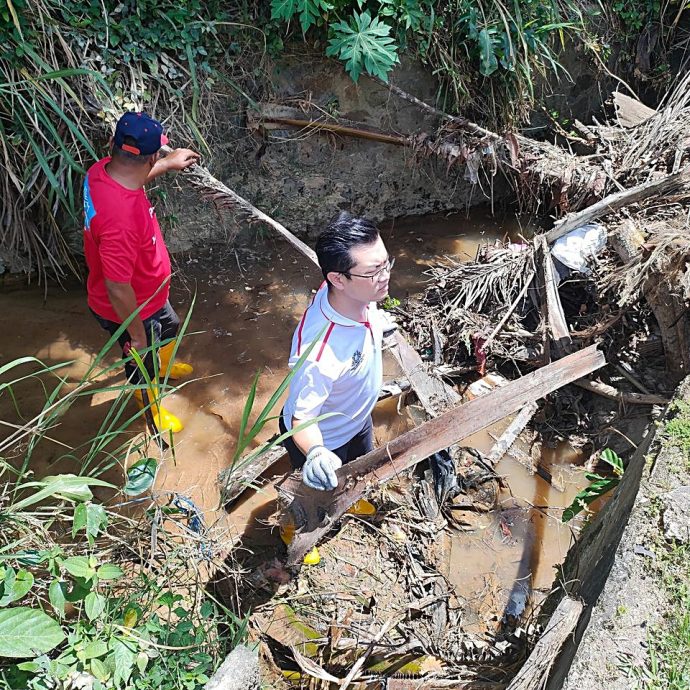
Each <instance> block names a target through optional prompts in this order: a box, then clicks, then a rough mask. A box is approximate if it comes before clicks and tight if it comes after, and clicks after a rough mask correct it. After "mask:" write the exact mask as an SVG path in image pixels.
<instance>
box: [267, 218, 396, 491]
mask: <svg viewBox="0 0 690 690" xmlns="http://www.w3.org/2000/svg"><path fill="white" fill-rule="evenodd" d="M316 254H317V256H318V259H319V265H320V266H321V270H322V271H323V275H324V278H325V282H324V283H323V285H322V286H321V287H320V289H319V290H318V292H317V293H316V295H315V296H314V299H313V300H312V302H311V304H310V305H309V307H308V308H307V310H306V311H305V313H304V316H303V317H302V319H301V320H300V322H299V325H298V326H297V330H296V331H295V334H294V336H293V338H292V350H291V352H290V360H289V366H290V367H294V365H295V363H296V362H297V360H298V359H299V357H300V355H301V354H303V353H304V351H305V350H306V348H307V347H309V345H310V344H311V343H312V342H314V341H315V340H316V341H317V342H316V344H315V346H314V348H313V349H312V351H311V352H310V354H309V357H308V359H307V360H306V361H305V362H304V363H303V364H302V366H301V367H300V369H299V370H298V371H297V373H296V374H295V377H294V378H293V380H292V382H291V384H290V392H289V395H288V399H287V401H286V403H285V406H284V407H283V412H282V414H281V419H280V428H281V431H282V432H283V433H284V432H285V430H286V429H292V428H293V427H295V426H297V425H298V424H300V423H302V422H305V421H307V420H309V419H314V418H316V417H318V416H320V415H324V414H327V413H336V414H334V415H332V416H330V417H328V418H326V419H323V420H322V421H320V422H318V423H316V424H312V425H310V426H308V427H306V428H304V429H302V430H300V431H298V432H296V433H295V434H294V435H293V436H292V437H291V438H289V439H287V440H286V441H285V444H284V445H285V448H286V450H287V451H288V454H289V455H290V460H291V462H292V464H293V466H294V467H295V468H297V469H299V468H302V476H303V481H304V483H305V484H306V485H307V486H310V487H312V488H314V489H321V490H323V491H327V490H333V489H335V488H336V486H337V485H338V481H337V477H336V474H335V471H336V470H337V469H338V468H339V467H341V465H342V464H343V463H344V462H349V461H350V460H354V459H355V458H357V457H359V456H360V455H364V454H365V453H368V452H369V451H370V450H372V449H373V447H374V439H373V428H372V422H371V412H372V410H373V409H374V405H375V404H376V401H377V399H378V395H379V390H380V388H381V382H382V378H383V366H382V357H381V342H382V339H383V329H384V327H385V323H386V321H385V317H384V316H383V315H382V314H381V312H379V311H378V309H377V308H376V302H378V301H379V300H382V299H384V298H385V297H386V295H387V294H388V280H389V278H390V272H391V269H392V267H393V263H394V260H393V259H391V258H390V257H389V256H388V252H387V251H386V247H385V246H384V244H383V240H382V239H381V237H380V235H379V232H378V229H377V228H376V226H375V225H374V224H373V223H371V222H370V221H368V220H366V219H364V218H355V217H353V216H351V215H350V214H349V213H345V212H342V213H341V214H340V215H339V216H338V217H337V219H336V220H334V221H333V222H332V223H331V224H330V225H329V226H328V227H327V228H326V230H324V232H323V233H321V235H320V236H319V238H318V240H317V243H316Z"/></svg>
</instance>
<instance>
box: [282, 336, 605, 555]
mask: <svg viewBox="0 0 690 690" xmlns="http://www.w3.org/2000/svg"><path fill="white" fill-rule="evenodd" d="M605 364H606V360H605V358H604V355H603V354H602V353H601V352H600V351H599V350H597V347H596V345H592V346H590V347H588V348H586V349H584V350H581V351H580V352H576V353H573V354H571V355H568V356H567V357H564V358H563V359H560V360H558V361H557V362H554V363H552V364H549V365H547V366H545V367H542V368H541V369H538V370H536V371H534V372H532V373H530V374H527V375H526V376H523V377H521V378H519V379H516V380H514V381H511V382H510V383H508V384H506V385H505V386H503V387H501V388H497V389H494V390H493V391H491V392H490V393H488V394H487V395H484V396H482V397H481V398H476V399H475V400H471V401H470V402H468V403H465V404H463V405H459V406H457V407H455V408H453V409H451V410H448V411H447V412H445V413H443V414H442V415H440V416H438V417H436V418H435V419H432V420H430V421H428V422H425V423H424V424H422V425H420V426H418V427H416V428H415V429H412V430H411V431H408V432H407V433H405V434H402V435H401V436H399V437H398V438H396V439H394V440H393V441H391V442H390V443H388V444H386V445H385V446H382V447H380V448H377V449H375V450H373V451H372V452H371V453H367V454H366V455H364V456H362V457H360V458H357V459H356V460H353V461H352V462H351V463H348V464H347V465H345V466H344V467H342V468H341V469H340V470H338V472H337V474H338V479H339V482H338V488H337V489H335V491H328V492H325V491H316V490H314V489H310V488H309V487H307V486H305V485H304V484H303V483H302V481H301V475H300V474H299V473H296V474H295V475H292V476H291V477H289V478H288V479H287V480H286V482H285V483H284V484H283V486H282V487H281V489H280V490H281V493H282V494H283V495H284V498H286V499H287V501H289V502H290V504H289V510H290V511H291V513H292V520H293V521H294V523H295V525H296V527H297V531H296V533H295V537H294V539H293V541H292V543H291V544H290V546H289V547H288V564H289V565H291V566H297V565H299V564H300V563H301V562H302V559H303V558H304V556H305V554H306V553H307V552H308V551H309V550H310V549H311V548H312V547H313V546H314V545H315V544H316V543H317V542H318V541H319V540H320V539H321V538H322V537H323V536H325V534H326V533H327V532H328V531H329V530H330V529H331V527H332V526H333V525H334V524H335V522H336V521H337V520H338V519H339V518H340V517H341V516H342V515H343V514H344V513H345V511H346V510H347V509H348V508H349V507H350V506H351V505H352V504H353V503H354V502H355V501H356V500H358V499H359V498H360V497H361V496H363V495H365V494H366V493H367V492H368V491H369V490H370V489H371V488H372V487H373V486H375V485H376V484H382V483H384V482H387V481H389V480H390V479H392V478H394V477H397V476H399V475H400V474H401V473H402V472H403V471H404V470H406V469H407V468H408V467H412V466H414V465H416V464H417V463H418V462H420V461H421V460H423V459H424V458H427V457H428V456H429V455H431V454H432V453H436V452H438V451H440V450H442V449H444V448H448V447H449V446H452V445H453V444H456V443H459V442H460V441H462V440H463V439H464V438H467V437H468V436H470V435H471V434H474V433H476V432H477V431H480V430H481V429H484V428H486V427H487V426H490V425H491V424H494V423H495V422H497V421H499V420H501V419H503V418H504V417H506V416H507V415H509V414H512V413H514V412H517V411H518V410H519V409H521V408H522V407H523V406H525V405H526V404H528V403H530V402H533V401H535V400H538V399H539V398H543V397H544V396H545V395H548V394H549V393H552V392H553V391H555V390H558V389H559V388H561V387H562V386H565V385H566V384H568V383H572V382H573V381H576V380H578V379H580V378H582V377H583V376H587V374H589V373H591V372H592V371H595V370H596V369H599V368H600V367H603V366H604V365H605Z"/></svg>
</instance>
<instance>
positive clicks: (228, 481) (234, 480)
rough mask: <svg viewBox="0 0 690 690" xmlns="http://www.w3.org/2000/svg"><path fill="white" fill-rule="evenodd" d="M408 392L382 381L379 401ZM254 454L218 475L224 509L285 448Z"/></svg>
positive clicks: (405, 385)
mask: <svg viewBox="0 0 690 690" xmlns="http://www.w3.org/2000/svg"><path fill="white" fill-rule="evenodd" d="M408 390H410V383H409V381H404V380H398V381H384V382H383V385H382V386H381V390H380V392H379V401H381V400H387V399H388V398H392V397H395V396H396V395H402V394H403V393H405V392H406V391H408ZM276 438H278V434H275V435H274V436H272V437H271V438H270V439H269V440H268V441H267V442H266V444H265V445H268V444H270V443H271V442H273V441H275V439H276ZM256 452H257V451H256V449H254V450H252V451H251V452H249V453H248V454H247V455H245V456H243V457H241V458H240V459H239V460H238V461H237V463H236V465H235V467H229V468H227V469H224V470H222V471H221V472H219V473H218V483H219V484H220V487H221V502H222V504H223V505H224V506H225V508H226V509H227V508H231V507H232V505H233V503H234V502H235V500H237V499H238V498H239V497H240V496H241V495H242V494H243V493H244V492H245V491H246V490H247V489H251V488H253V487H254V486H255V485H256V480H257V479H258V478H259V477H260V476H261V475H262V474H263V473H264V472H266V471H267V470H269V469H270V468H271V467H273V465H275V464H276V463H277V462H278V460H280V459H281V458H282V457H283V456H284V455H285V448H283V446H274V447H273V448H269V449H268V450H267V451H266V452H265V453H263V454H262V455H259V456H258V457H256V458H254V459H251V460H250V456H252V455H255V454H256Z"/></svg>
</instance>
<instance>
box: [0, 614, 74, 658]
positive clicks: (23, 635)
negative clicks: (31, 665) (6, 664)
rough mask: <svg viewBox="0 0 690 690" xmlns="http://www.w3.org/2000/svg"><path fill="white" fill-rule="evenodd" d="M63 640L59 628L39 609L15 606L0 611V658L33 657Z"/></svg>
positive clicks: (63, 636) (63, 637)
mask: <svg viewBox="0 0 690 690" xmlns="http://www.w3.org/2000/svg"><path fill="white" fill-rule="evenodd" d="M64 639H65V634H64V633H63V632H62V628H61V627H60V624H59V623H58V622H57V621H56V620H55V619H54V618H51V617H50V616H49V615H48V614H47V613H44V612H43V611H41V610H40V609H31V608H28V607H26V606H17V607H14V608H11V609H4V610H2V611H0V656H4V657H12V658H31V657H36V656H38V655H39V654H45V653H46V652H49V651H50V650H51V649H54V648H55V647H57V646H58V645H59V644H60V643H61V642H62V641H63V640H64Z"/></svg>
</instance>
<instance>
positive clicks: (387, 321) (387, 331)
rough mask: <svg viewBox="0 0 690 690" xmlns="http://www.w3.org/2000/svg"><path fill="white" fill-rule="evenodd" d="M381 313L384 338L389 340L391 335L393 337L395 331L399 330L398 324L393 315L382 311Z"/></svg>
mask: <svg viewBox="0 0 690 690" xmlns="http://www.w3.org/2000/svg"><path fill="white" fill-rule="evenodd" d="M379 313H380V314H381V324H382V326H383V337H384V338H387V337H388V336H389V335H392V334H393V333H395V331H397V330H398V324H397V323H396V321H395V317H394V316H393V315H392V314H389V313H388V312H385V311H383V310H382V309H380V310H379Z"/></svg>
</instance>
